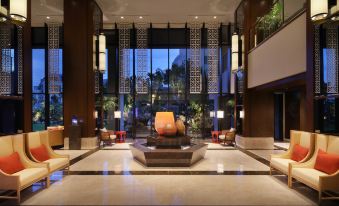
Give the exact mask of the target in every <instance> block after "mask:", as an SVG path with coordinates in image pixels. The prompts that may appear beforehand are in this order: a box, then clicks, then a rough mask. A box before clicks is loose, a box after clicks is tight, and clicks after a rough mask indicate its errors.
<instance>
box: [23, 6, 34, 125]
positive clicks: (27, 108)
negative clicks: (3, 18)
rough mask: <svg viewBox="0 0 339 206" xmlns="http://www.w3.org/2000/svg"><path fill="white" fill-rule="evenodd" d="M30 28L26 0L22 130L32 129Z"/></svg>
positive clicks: (28, 8) (29, 10)
mask: <svg viewBox="0 0 339 206" xmlns="http://www.w3.org/2000/svg"><path fill="white" fill-rule="evenodd" d="M31 30H32V28H31V0H27V20H26V23H25V25H24V30H23V64H24V65H23V99H24V101H23V102H24V104H23V111H24V118H23V119H24V123H23V124H24V125H23V126H24V128H23V129H24V132H31V131H32V31H31Z"/></svg>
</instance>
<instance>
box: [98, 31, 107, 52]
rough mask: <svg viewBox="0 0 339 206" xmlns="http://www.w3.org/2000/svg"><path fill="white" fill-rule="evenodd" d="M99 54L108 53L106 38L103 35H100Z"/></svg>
mask: <svg viewBox="0 0 339 206" xmlns="http://www.w3.org/2000/svg"><path fill="white" fill-rule="evenodd" d="M99 52H100V53H106V36H105V35H103V34H100V35H99Z"/></svg>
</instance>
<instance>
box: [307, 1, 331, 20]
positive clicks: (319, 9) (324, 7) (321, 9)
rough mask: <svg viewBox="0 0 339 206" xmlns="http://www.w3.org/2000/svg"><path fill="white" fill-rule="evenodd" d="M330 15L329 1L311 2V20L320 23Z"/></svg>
mask: <svg viewBox="0 0 339 206" xmlns="http://www.w3.org/2000/svg"><path fill="white" fill-rule="evenodd" d="M327 15H328V0H311V19H312V21H319V20H322V19H325V18H326V17H327Z"/></svg>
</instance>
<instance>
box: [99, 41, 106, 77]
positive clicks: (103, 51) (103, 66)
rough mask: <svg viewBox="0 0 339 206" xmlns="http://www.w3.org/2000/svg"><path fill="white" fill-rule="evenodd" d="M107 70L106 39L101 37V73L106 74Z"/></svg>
mask: <svg viewBox="0 0 339 206" xmlns="http://www.w3.org/2000/svg"><path fill="white" fill-rule="evenodd" d="M105 70H106V37H105V35H103V34H100V35H99V71H100V72H101V73H104V72H105Z"/></svg>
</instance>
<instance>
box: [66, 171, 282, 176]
mask: <svg viewBox="0 0 339 206" xmlns="http://www.w3.org/2000/svg"><path fill="white" fill-rule="evenodd" d="M66 174H67V172H65V175H66ZM273 174H278V173H273ZM69 175H84V176H96V175H98V176H111V175H127V176H128V175H232V176H244V175H270V172H269V171H224V172H223V173H218V172H217V171H70V172H69Z"/></svg>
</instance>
